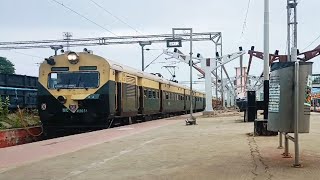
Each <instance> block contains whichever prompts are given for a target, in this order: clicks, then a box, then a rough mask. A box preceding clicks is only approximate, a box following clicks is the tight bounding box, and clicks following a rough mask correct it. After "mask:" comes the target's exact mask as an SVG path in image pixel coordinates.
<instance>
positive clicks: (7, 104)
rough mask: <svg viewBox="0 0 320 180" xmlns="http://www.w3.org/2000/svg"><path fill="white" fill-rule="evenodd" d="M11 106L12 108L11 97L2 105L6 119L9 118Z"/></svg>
mask: <svg viewBox="0 0 320 180" xmlns="http://www.w3.org/2000/svg"><path fill="white" fill-rule="evenodd" d="M9 106H10V99H9V96H7V97H6V99H5V100H4V103H3V105H2V107H3V116H4V117H7V116H8V114H9Z"/></svg>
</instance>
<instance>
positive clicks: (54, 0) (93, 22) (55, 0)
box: [51, 0, 117, 36]
mask: <svg viewBox="0 0 320 180" xmlns="http://www.w3.org/2000/svg"><path fill="white" fill-rule="evenodd" d="M51 1H53V2H55V3H57V4H59V5H61V6H63V7H64V8H66V9H68V10H70V11H72V12H73V13H75V14H77V15H78V16H81V17H82V18H84V19H86V20H87V21H89V22H91V23H92V24H95V25H96V26H99V27H100V28H102V29H104V30H106V31H108V32H109V33H111V34H113V35H114V36H117V35H116V34H115V33H113V32H112V31H110V30H109V29H107V28H105V27H103V26H101V25H100V24H98V23H96V22H95V21H93V20H91V19H89V18H87V17H86V16H84V15H82V14H80V13H79V12H77V11H75V10H73V9H71V8H70V7H68V6H66V5H64V4H63V3H61V2H59V1H57V0H51Z"/></svg>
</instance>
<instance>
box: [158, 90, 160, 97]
mask: <svg viewBox="0 0 320 180" xmlns="http://www.w3.org/2000/svg"><path fill="white" fill-rule="evenodd" d="M159 98H160V93H159V90H158V91H157V99H159Z"/></svg>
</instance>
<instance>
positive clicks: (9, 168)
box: [0, 112, 320, 180]
mask: <svg viewBox="0 0 320 180" xmlns="http://www.w3.org/2000/svg"><path fill="white" fill-rule="evenodd" d="M196 115H197V116H198V118H197V123H198V125H195V126H185V122H184V120H185V119H186V117H187V115H184V116H180V117H172V118H168V119H162V120H155V121H149V122H145V123H139V124H133V125H129V126H122V127H118V128H112V129H106V130H101V131H96V132H90V133H85V134H78V135H73V136H67V137H62V138H57V139H51V140H46V141H40V142H35V143H31V144H25V145H20V146H14V147H8V148H3V149H0V179H10V180H14V179H112V180H114V179H145V180H147V179H148V180H149V179H272V180H274V179H290V180H291V179H318V177H319V176H320V147H319V146H318V144H319V143H320V139H319V138H318V137H319V130H320V121H319V118H320V114H316V113H312V115H311V132H310V133H309V134H301V135H300V142H301V150H300V152H301V161H302V164H303V168H292V167H291V165H292V163H293V159H290V158H289V159H288V158H282V155H281V154H282V152H283V150H281V149H277V146H278V137H277V136H274V137H262V136H259V137H253V136H251V135H250V133H252V132H253V123H244V122H243V116H242V113H238V112H225V113H221V114H218V115H215V116H213V117H201V116H200V113H198V114H196ZM290 145H291V147H292V144H290ZM291 150H292V148H291V149H290V152H291V153H293V152H292V151H291Z"/></svg>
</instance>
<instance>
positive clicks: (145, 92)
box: [143, 89, 148, 98]
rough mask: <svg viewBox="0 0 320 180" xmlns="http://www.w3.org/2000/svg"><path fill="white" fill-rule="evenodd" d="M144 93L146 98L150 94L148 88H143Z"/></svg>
mask: <svg viewBox="0 0 320 180" xmlns="http://www.w3.org/2000/svg"><path fill="white" fill-rule="evenodd" d="M143 93H144V97H145V98H146V97H147V94H148V90H147V89H145V90H143Z"/></svg>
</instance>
